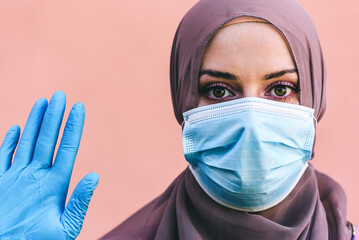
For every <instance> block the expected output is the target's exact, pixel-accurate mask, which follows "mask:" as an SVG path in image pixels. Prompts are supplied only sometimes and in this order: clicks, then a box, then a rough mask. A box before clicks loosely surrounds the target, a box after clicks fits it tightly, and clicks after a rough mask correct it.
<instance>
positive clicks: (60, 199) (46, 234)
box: [0, 92, 98, 240]
mask: <svg viewBox="0 0 359 240" xmlns="http://www.w3.org/2000/svg"><path fill="white" fill-rule="evenodd" d="M65 104H66V98H65V94H64V93H63V92H56V93H55V94H54V95H53V97H52V98H51V101H50V103H49V104H47V100H46V99H40V100H38V101H37V102H36V103H35V105H34V107H33V109H32V111H31V113H30V116H29V118H28V120H27V123H26V126H25V128H24V132H23V134H22V136H21V139H20V142H19V144H18V147H17V150H16V154H15V156H14V159H13V161H12V162H11V160H12V158H13V153H14V150H15V147H16V146H17V143H18V140H19V137H20V128H19V126H13V127H12V128H11V129H10V130H9V131H8V133H7V134H6V136H5V139H4V142H3V144H2V145H1V148H0V239H1V240H4V239H11V240H16V239H27V240H28V239H30V240H32V239H34V240H35V239H36V240H41V239H46V240H47V239H49V240H57V239H60V240H61V239H75V238H76V237H77V235H78V234H79V233H80V230H81V227H82V223H83V220H84V217H85V215H86V211H87V208H88V204H89V203H90V199H91V197H92V193H93V191H94V189H95V188H96V186H97V183H98V175H97V174H96V173H90V174H88V175H87V176H85V177H84V178H83V179H82V180H81V181H80V183H79V184H78V185H77V186H76V189H75V190H74V192H73V193H72V196H71V198H70V200H69V202H68V203H67V205H66V208H65V201H66V195H67V191H68V187H69V183H70V178H71V173H72V168H73V165H74V161H75V158H76V154H77V151H78V148H79V145H80V139H81V134H82V129H83V124H84V119H85V109H84V106H83V104H81V103H77V104H75V105H74V106H73V108H72V110H71V112H70V115H69V117H68V119H67V123H66V126H65V130H64V133H63V136H62V139H61V143H60V146H59V149H58V151H57V154H56V158H55V161H54V163H53V164H52V160H53V156H54V149H55V145H56V142H57V138H58V134H59V129H60V125H61V122H62V118H63V114H64V111H65Z"/></svg>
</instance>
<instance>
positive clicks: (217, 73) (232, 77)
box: [199, 69, 237, 80]
mask: <svg viewBox="0 0 359 240" xmlns="http://www.w3.org/2000/svg"><path fill="white" fill-rule="evenodd" d="M202 75H209V76H212V77H215V78H224V79H228V80H237V77H236V76H235V75H233V74H231V73H228V72H220V71H215V70H209V69H204V70H202V71H200V72H199V76H200V77H201V76H202Z"/></svg>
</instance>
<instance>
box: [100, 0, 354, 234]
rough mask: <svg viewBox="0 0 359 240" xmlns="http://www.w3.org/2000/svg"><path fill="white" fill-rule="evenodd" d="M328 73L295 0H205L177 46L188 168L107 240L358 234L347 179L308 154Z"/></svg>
mask: <svg viewBox="0 0 359 240" xmlns="http://www.w3.org/2000/svg"><path fill="white" fill-rule="evenodd" d="M325 81H326V70H325V63H324V59H323V55H322V52H321V47H320V44H319V41H318V36H317V33H316V30H315V27H314V25H313V23H312V21H311V19H310V17H309V16H308V15H307V13H306V12H305V11H304V9H303V8H302V7H301V6H300V5H299V4H298V3H297V2H296V1H285V0H283V1H262V0H258V1H252V0H241V1H234V0H233V1H216V0H202V1H200V2H198V3H197V4H196V5H195V6H194V7H193V8H192V9H191V10H190V11H189V12H188V13H187V14H186V15H185V16H184V18H183V20H182V21H181V23H180V25H179V27H178V30H177V33H176V36H175V39H174V42H173V47H172V55H171V91H172V102H173V106H174V111H175V114H176V118H177V121H178V122H179V123H180V124H181V125H182V127H183V142H184V152H185V156H186V159H187V161H188V162H189V163H190V166H189V168H188V169H186V170H185V171H184V172H183V173H182V174H181V175H180V176H179V177H178V178H177V179H176V180H175V181H174V182H173V183H172V184H171V186H170V187H169V188H168V189H167V190H166V191H165V192H164V193H163V194H162V195H161V196H159V197H158V198H157V199H155V200H153V201H152V202H151V203H149V204H148V205H146V206H145V207H144V208H142V209H141V210H139V211H138V212H137V213H135V214H134V215H133V216H132V217H130V218H129V219H127V220H126V221H125V222H124V223H122V224H121V225H119V226H118V227H117V228H115V229H114V230H113V231H111V232H110V233H108V234H107V235H105V236H104V237H103V238H102V239H353V238H354V231H355V229H354V226H353V225H352V224H350V223H348V222H347V221H346V198H345V193H344V191H343V189H342V188H341V187H340V186H339V184H338V183H336V182H335V181H334V180H332V179H331V178H329V177H328V176H326V175H324V174H322V173H319V172H317V171H316V170H315V169H314V167H313V166H311V165H309V166H308V167H307V164H306V162H307V160H309V159H311V158H312V154H311V152H312V147H313V142H314V127H315V125H316V122H317V121H319V120H320V119H321V118H322V116H323V114H324V111H325V84H326V83H325ZM263 99H264V100H263ZM283 102H284V103H283ZM298 104H300V105H302V106H305V107H302V106H298ZM236 105H237V106H236ZM272 105H274V108H273V109H271V108H272ZM286 108H290V109H291V110H290V111H289V112H286V111H287V110H286ZM263 109H264V110H263ZM293 109H294V111H292V110H293ZM311 109H313V111H314V115H313V114H312V112H311V111H310V110H311ZM236 111H237V112H241V113H239V114H238V113H237V112H236ZM261 111H264V112H266V111H269V113H263V112H261ZM259 112H260V113H259ZM278 112H280V113H278ZM298 112H300V113H303V112H305V113H306V114H308V116H305V117H303V119H302V120H303V121H304V122H305V124H304V125H301V124H302V123H301V121H298V119H297V117H299V115H300V113H298ZM279 115H281V116H279ZM288 115H291V116H295V117H294V118H293V119H290V118H286V117H287V116H288ZM231 116H234V117H232V118H231ZM249 118H250V119H249ZM203 119H204V120H203ZM308 129H309V130H308ZM311 129H313V131H312V130H311ZM301 135H304V136H301ZM308 136H309V137H308ZM303 141H307V142H306V144H307V146H306V147H303V146H304V145H305V144H304V143H303ZM293 142H297V143H298V144H294V143H293ZM236 157H237V158H236ZM296 159H299V161H295V160H296ZM253 162H255V163H253ZM295 162H298V163H295ZM238 165H239V166H238ZM268 183H270V184H268Z"/></svg>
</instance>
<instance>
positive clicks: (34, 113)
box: [11, 98, 47, 169]
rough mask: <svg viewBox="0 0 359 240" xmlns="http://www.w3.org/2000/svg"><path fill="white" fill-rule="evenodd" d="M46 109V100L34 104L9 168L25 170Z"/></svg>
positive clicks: (42, 99)
mask: <svg viewBox="0 0 359 240" xmlns="http://www.w3.org/2000/svg"><path fill="white" fill-rule="evenodd" d="M46 108H47V100H46V99H45V98H41V99H39V100H37V101H36V103H35V104H34V106H33V108H32V110H31V112H30V115H29V117H28V119H27V122H26V125H25V128H24V131H23V133H22V135H21V138H20V142H19V145H18V147H17V150H16V154H15V157H14V161H13V164H12V167H11V168H17V169H18V168H25V167H26V166H27V165H28V164H29V163H30V161H31V157H32V154H33V152H34V147H35V143H36V139H37V135H38V133H39V129H40V126H41V123H42V119H43V117H44V113H45V111H46Z"/></svg>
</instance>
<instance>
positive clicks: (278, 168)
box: [183, 97, 315, 212]
mask: <svg viewBox="0 0 359 240" xmlns="http://www.w3.org/2000/svg"><path fill="white" fill-rule="evenodd" d="M313 114H314V109H311V108H308V107H304V106H300V105H295V104H289V103H283V102H277V101H271V100H266V99H262V98H253V97H251V98H242V99H237V100H232V101H227V102H222V103H218V104H213V105H208V106H203V107H198V108H195V109H192V110H190V111H187V112H185V113H184V114H183V116H184V128H183V149H184V155H185V158H186V160H187V161H188V162H189V163H190V165H189V168H190V170H191V172H192V173H193V175H194V177H195V178H196V180H197V182H198V183H199V185H200V186H201V187H202V189H203V190H204V191H205V192H206V193H207V195H209V196H210V197H211V198H212V199H213V200H214V201H216V202H218V203H220V204H222V205H224V206H226V207H229V208H233V209H237V210H241V211H248V212H256V211H262V210H265V209H268V208H270V207H273V206H275V205H277V204H278V203H280V202H281V201H282V200H283V199H284V198H286V197H287V196H288V194H289V193H290V192H291V191H292V190H293V188H294V187H295V185H296V184H297V182H298V181H299V179H300V177H301V176H302V175H303V173H304V171H305V169H306V167H307V166H308V164H307V161H308V160H309V159H310V158H311V155H312V147H313V141H314V134H315V126H314V122H315V118H314V116H313Z"/></svg>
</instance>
